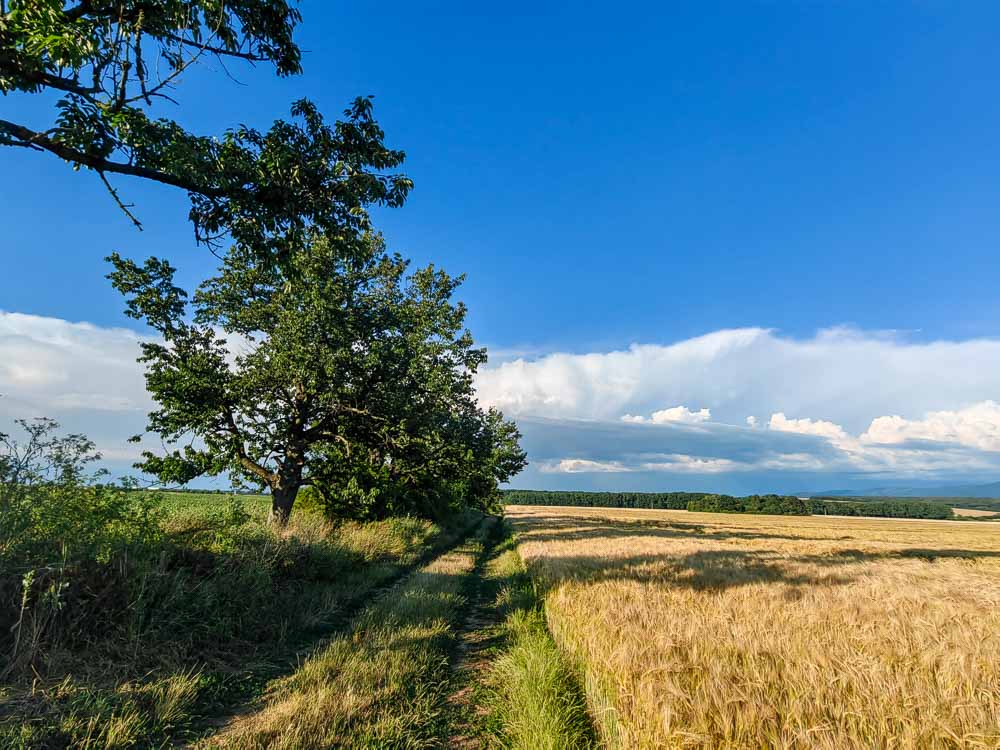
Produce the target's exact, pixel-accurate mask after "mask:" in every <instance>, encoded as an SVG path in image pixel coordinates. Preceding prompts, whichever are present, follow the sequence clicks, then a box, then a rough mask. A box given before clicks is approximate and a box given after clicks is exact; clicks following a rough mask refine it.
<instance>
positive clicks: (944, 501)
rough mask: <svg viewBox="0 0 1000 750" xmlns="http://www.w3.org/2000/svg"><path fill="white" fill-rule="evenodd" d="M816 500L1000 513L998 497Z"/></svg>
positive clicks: (825, 497)
mask: <svg viewBox="0 0 1000 750" xmlns="http://www.w3.org/2000/svg"><path fill="white" fill-rule="evenodd" d="M813 499H814V500H837V501H843V500H849V501H851V502H858V503H885V502H904V503H913V502H921V503H933V504H935V505H945V506H947V507H949V508H972V509H973V510H992V511H996V512H997V513H1000V498H996V497H938V496H921V497H900V496H894V495H817V496H816V497H814V498H813Z"/></svg>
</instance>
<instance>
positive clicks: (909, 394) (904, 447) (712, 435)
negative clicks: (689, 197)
mask: <svg viewBox="0 0 1000 750" xmlns="http://www.w3.org/2000/svg"><path fill="white" fill-rule="evenodd" d="M142 340H143V337H142V336H141V335H140V334H138V333H136V332H135V331H132V330H128V329H125V328H102V327H98V326H94V325H91V324H88V323H71V322H68V321H64V320H59V319H55V318H44V317H40V316H33V315H23V314H18V313H4V312H0V396H2V397H0V430H6V429H9V427H10V421H11V420H12V419H14V418H16V417H33V416H42V415H45V416H51V417H54V418H56V419H58V420H60V421H61V422H62V423H63V424H64V426H65V428H66V429H67V430H73V431H80V432H85V433H87V434H89V435H90V436H91V437H92V438H94V439H95V440H96V441H97V442H98V444H99V446H100V448H101V449H102V450H104V451H105V453H106V454H107V455H108V456H109V457H110V458H112V459H115V460H120V461H121V462H123V463H122V465H123V466H124V465H126V464H125V463H124V462H126V461H130V460H131V459H132V458H133V457H134V455H135V451H136V447H135V446H133V445H131V444H128V443H127V442H126V439H127V437H128V436H129V435H132V434H135V433H137V432H141V431H142V428H143V426H144V424H145V414H146V412H147V411H149V409H150V408H152V402H151V401H150V399H149V397H148V395H147V394H146V392H145V387H144V381H143V376H142V368H141V365H139V364H138V363H136V361H135V359H136V357H137V356H138V354H139V344H140V343H141V341H142ZM231 343H233V344H234V349H236V350H240V349H241V348H245V346H246V344H245V342H243V344H240V342H236V341H233V342H231ZM477 387H478V389H479V394H480V399H481V401H482V402H483V403H484V404H490V405H496V406H499V407H500V408H502V409H504V411H505V412H507V414H508V415H510V416H513V417H515V418H517V420H518V422H519V424H520V425H521V427H522V430H523V431H524V434H525V446H526V448H527V449H528V454H529V460H530V461H531V462H532V466H531V467H530V468H529V471H528V473H527V477H528V478H527V479H525V480H524V481H532V480H531V477H535V478H536V479H537V478H538V477H541V476H542V475H545V476H548V477H550V478H551V479H552V480H553V481H556V480H559V478H560V477H562V478H563V479H567V478H571V477H579V480H580V481H581V482H587V483H589V484H587V485H585V486H593V483H595V482H597V481H598V480H599V478H600V477H606V478H607V481H608V482H609V486H611V487H617V486H624V485H627V484H628V482H633V481H634V482H635V483H637V484H635V485H634V486H636V487H643V488H652V487H662V486H671V485H669V483H670V482H672V481H675V480H672V479H671V477H677V478H678V479H677V480H676V481H679V482H683V483H684V484H685V485H686V486H690V485H691V482H695V481H696V479H697V477H699V476H704V477H706V480H705V481H706V482H708V481H711V483H712V484H711V486H712V487H716V486H723V485H722V484H720V483H724V482H725V481H728V480H727V479H726V478H727V477H730V476H732V477H742V479H740V480H739V481H741V482H745V483H746V482H750V483H753V482H757V484H755V485H754V486H755V487H760V488H761V489H767V488H771V487H776V486H777V485H778V479H776V478H778V477H782V476H791V477H798V478H799V479H798V480H796V481H797V482H798V484H797V485H796V486H797V487H801V486H807V485H805V484H803V483H804V482H805V480H804V479H802V477H808V476H812V475H822V476H826V477H830V479H829V480H824V481H823V485H824V486H828V487H833V486H839V484H838V483H839V477H847V478H854V479H857V478H858V477H866V476H872V477H874V476H878V477H880V478H888V477H917V478H920V477H946V476H962V477H963V478H964V477H966V476H970V477H971V476H975V477H987V478H995V476H997V475H1000V404H998V403H997V402H996V401H993V400H991V399H993V398H996V397H997V394H1000V341H994V340H973V341H964V342H930V343H913V342H908V341H905V340H901V339H898V338H894V337H892V336H887V335H884V334H865V333H861V332H857V331H851V330H847V329H834V330H829V331H821V332H819V333H818V334H816V335H815V336H813V337H811V338H807V339H802V340H799V339H792V338H787V337H782V336H779V335H777V334H776V333H774V332H772V331H768V330H765V329H759V328H748V329H739V330H727V331H717V332H715V333H711V334H708V335H706V336H701V337H698V338H695V339H690V340H687V341H681V342H678V343H675V344H670V345H633V346H631V347H629V348H628V349H626V350H623V351H612V352H594V353H590V354H560V353H556V354H548V355H543V356H536V357H534V358H530V359H529V358H526V357H523V356H522V357H517V358H514V359H512V360H509V361H504V362H500V363H499V364H496V365H491V366H489V367H487V368H485V369H484V370H483V371H481V373H480V375H479V376H478V378H477ZM664 404H676V406H671V407H669V408H663V406H664ZM689 405H694V406H689ZM747 414H770V415H771V416H770V418H769V419H767V420H760V421H758V419H757V418H756V417H746V416H745V415H747ZM622 415H624V416H622ZM643 415H648V416H643ZM744 425H746V426H744ZM762 427H767V428H768V429H762ZM648 477H655V479H654V480H650V479H648ZM755 478H759V479H755ZM560 481H561V480H560ZM734 481H735V480H734ZM788 481H792V480H791V479H790V480H788ZM665 483H666V484H665ZM741 486H742V485H741Z"/></svg>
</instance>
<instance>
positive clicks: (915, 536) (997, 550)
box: [508, 507, 1000, 750]
mask: <svg viewBox="0 0 1000 750" xmlns="http://www.w3.org/2000/svg"><path fill="white" fill-rule="evenodd" d="M508 514H509V517H510V518H511V519H512V521H513V522H514V525H515V528H516V530H517V532H518V534H519V536H520V540H521V543H520V546H519V551H520V553H521V556H522V557H523V559H524V560H525V562H526V564H527V565H528V567H529V570H530V571H531V573H532V575H533V576H535V577H536V579H537V580H539V581H540V582H541V583H542V584H543V586H544V587H546V589H547V596H546V615H547V619H548V622H549V627H550V629H551V631H552V632H553V635H554V636H555V638H556V640H557V642H558V643H559V644H560V646H561V647H562V648H563V649H564V650H565V651H566V652H568V654H569V655H570V656H571V657H572V658H574V659H576V660H578V662H579V663H580V664H581V665H582V667H583V668H584V670H585V677H586V683H587V692H588V701H589V703H590V707H591V712H592V713H593V715H594V717H595V719H596V721H597V723H598V725H599V730H600V732H601V734H602V736H603V737H602V738H603V740H604V741H605V743H606V744H607V745H608V746H611V747H615V746H617V747H623V748H806V747H808V748H830V749H833V748H837V749H838V750H839V749H840V748H921V749H924V748H959V747H961V748H997V747H1000V527H996V526H993V525H990V524H971V523H967V524H961V523H948V522H933V521H885V520H877V521H870V520H863V519H839V518H838V519H825V518H821V517H805V518H798V517H797V518H791V517H764V516H724V515H719V514H696V513H684V512H672V511H614V510H604V509H584V508H574V509H558V508H551V507H546V508H531V507H511V508H508Z"/></svg>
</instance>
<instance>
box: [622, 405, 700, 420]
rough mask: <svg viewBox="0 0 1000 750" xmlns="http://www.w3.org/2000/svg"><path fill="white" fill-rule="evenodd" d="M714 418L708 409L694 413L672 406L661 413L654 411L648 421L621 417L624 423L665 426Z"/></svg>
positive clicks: (633, 416) (629, 415)
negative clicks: (672, 423) (670, 423)
mask: <svg viewBox="0 0 1000 750" xmlns="http://www.w3.org/2000/svg"><path fill="white" fill-rule="evenodd" d="M711 418H712V412H711V411H710V410H708V409H699V410H698V411H692V410H691V409H688V408H687V407H686V406H672V407H670V408H669V409H660V410H659V411H654V412H653V413H652V414H651V415H650V417H649V418H648V419H647V418H646V417H643V416H637V415H633V414H623V415H622V417H621V421H622V422H632V423H633V424H642V423H643V422H652V423H653V424H665V423H667V422H688V423H692V424H694V423H697V422H707V421H708V420H709V419H711Z"/></svg>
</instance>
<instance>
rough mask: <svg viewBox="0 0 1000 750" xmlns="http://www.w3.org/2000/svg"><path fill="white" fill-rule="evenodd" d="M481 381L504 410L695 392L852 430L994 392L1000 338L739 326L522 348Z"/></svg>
mask: <svg viewBox="0 0 1000 750" xmlns="http://www.w3.org/2000/svg"><path fill="white" fill-rule="evenodd" d="M477 387H478V389H479V393H480V397H481V399H482V401H483V402H484V403H488V404H491V405H495V406H497V407H499V408H501V409H503V410H504V412H505V413H508V414H510V415H512V416H517V415H533V416H543V417H550V418H569V419H575V418H584V419H609V420H618V419H619V418H620V417H621V415H623V414H629V415H648V414H651V413H652V412H653V411H655V410H656V409H662V408H663V405H664V404H697V405H698V406H699V407H703V408H707V409H709V410H710V412H711V415H712V419H713V420H715V421H720V422H726V423H730V424H736V423H743V422H744V420H745V417H746V415H747V414H774V413H778V412H781V413H784V414H787V415H794V416H796V417H810V418H813V419H817V418H818V419H823V420H828V421H832V422H833V423H835V424H839V425H841V426H843V428H844V429H845V430H846V431H847V432H849V433H852V434H859V433H860V432H862V431H864V430H865V429H866V428H867V427H868V425H869V424H870V423H871V421H872V420H873V419H874V418H876V417H879V416H883V415H889V414H898V415H901V416H903V417H904V418H909V419H913V418H916V417H920V416H922V415H923V414H925V413H927V412H931V411H940V410H958V409H962V408H965V407H967V406H968V405H970V404H974V403H979V402H982V401H986V400H988V399H995V398H997V396H998V394H1000V340H991V339H974V340H969V341H957V342H952V341H935V342H926V343H924V342H910V341H907V340H905V339H901V338H896V337H893V336H891V335H887V334H881V333H877V334H866V333H863V332H859V331H854V330H850V329H843V328H837V329H830V330H825V331H820V332H819V333H817V334H816V335H815V336H813V337H811V338H806V339H795V338H789V337H784V336H780V335H778V334H777V333H775V332H774V331H769V330H766V329H762V328H744V329H734V330H722V331H716V332H714V333H710V334H707V335H705V336H699V337H697V338H693V339H688V340H686V341H680V342H677V343H673V344H666V345H659V344H634V345H632V346H630V347H629V348H627V349H624V350H619V351H610V352H593V353H588V354H566V353H553V354H548V355H544V356H538V357H534V358H518V359H515V360H512V361H508V362H503V363H500V364H497V365H489V366H487V367H486V368H484V369H483V370H482V371H481V372H480V374H479V376H478V377H477Z"/></svg>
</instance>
